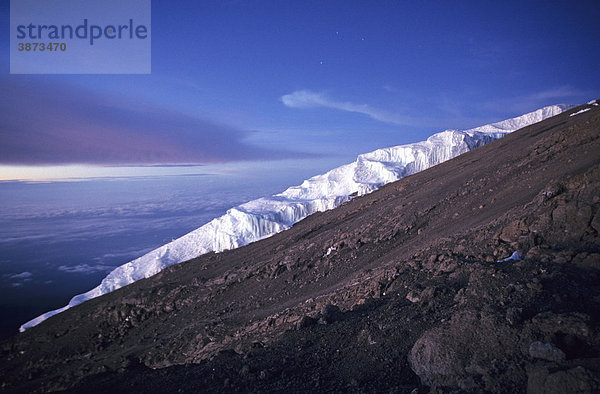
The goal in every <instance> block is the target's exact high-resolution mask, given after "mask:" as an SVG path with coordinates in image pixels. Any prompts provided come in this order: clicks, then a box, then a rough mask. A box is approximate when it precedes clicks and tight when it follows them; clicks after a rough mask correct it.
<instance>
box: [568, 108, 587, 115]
mask: <svg viewBox="0 0 600 394" xmlns="http://www.w3.org/2000/svg"><path fill="white" fill-rule="evenodd" d="M590 109H591V108H584V109H582V110H581V111H577V112H575V113H573V114H571V115H569V116H575V115H579V114H582V113H584V112H587V111H589V110H590Z"/></svg>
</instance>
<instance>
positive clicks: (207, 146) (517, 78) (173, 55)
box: [0, 0, 600, 179]
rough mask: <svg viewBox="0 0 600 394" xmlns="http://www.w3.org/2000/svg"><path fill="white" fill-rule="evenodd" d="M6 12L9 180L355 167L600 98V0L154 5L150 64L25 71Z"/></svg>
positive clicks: (2, 39)
mask: <svg viewBox="0 0 600 394" xmlns="http://www.w3.org/2000/svg"><path fill="white" fill-rule="evenodd" d="M0 20H1V23H2V24H3V25H4V26H5V28H4V29H0V52H1V53H2V57H1V59H2V62H1V63H0V88H1V89H2V91H3V93H4V94H3V99H2V100H1V101H0V179H10V178H26V177H28V176H36V177H39V174H40V171H41V170H40V169H43V174H44V176H47V177H60V176H62V175H64V174H71V175H72V174H78V175H81V176H84V175H85V174H86V173H90V174H91V173H93V174H94V175H98V174H103V173H106V174H110V173H113V172H114V171H115V170H114V169H115V166H125V167H127V168H131V171H130V172H131V174H134V175H135V174H138V173H140V171H142V170H140V168H148V167H143V166H147V165H157V164H158V165H160V164H204V165H210V166H212V167H211V168H215V166H216V167H218V166H222V165H227V166H230V167H229V168H231V166H232V165H233V166H235V165H238V166H239V167H240V168H242V167H244V168H250V167H252V166H253V165H255V164H253V163H258V162H260V163H262V164H260V165H261V166H264V162H265V161H272V160H282V159H293V160H297V161H298V162H299V163H301V162H302V161H305V162H308V161H311V162H314V161H316V160H320V158H323V157H335V158H337V160H339V162H340V163H343V162H348V161H351V160H353V158H354V156H355V155H356V154H358V153H361V152H366V151H370V150H373V149H376V148H379V147H384V146H390V145H398V144H404V143H410V142H415V141H419V140H423V139H425V138H426V137H427V136H429V135H431V134H433V133H434V132H437V131H441V130H443V129H446V128H470V127H474V126H477V125H481V124H484V123H489V122H493V121H498V120H502V119H506V118H509V117H513V116H517V115H520V114H522V113H525V112H528V111H531V110H534V109H537V108H539V107H542V106H545V105H550V104H556V103H574V104H577V103H583V102H585V101H588V100H590V99H593V98H599V97H600V81H599V78H598V70H597V65H598V64H600V41H599V40H598V39H597V34H598V26H597V21H598V20H600V6H598V4H597V2H593V1H575V2H566V1H561V2H553V1H519V2H516V1H504V2H488V1H452V2H450V1H418V2H408V1H406V2H405V1H376V2H367V1H283V2H282V1H201V2H199V1H186V0H184V1H176V2H173V1H162V0H153V1H152V31H151V37H152V73H151V74H150V75H10V74H9V45H8V42H9V29H8V25H9V2H8V1H6V0H3V1H2V2H1V3H0ZM236 163H237V164H236ZM275 163H276V162H275ZM64 165H69V166H71V167H68V168H73V167H72V166H73V165H77V168H78V169H79V170H78V171H66V170H65V167H62V166H64ZM81 165H84V167H82V166H81ZM324 165H325V164H324ZM327 165H329V162H327ZM140 166H142V167H140ZM151 168H156V167H151ZM189 168H190V167H181V171H183V172H186V171H190V170H189ZM324 169H326V168H324ZM144 171H148V170H144ZM32 174H36V175H32Z"/></svg>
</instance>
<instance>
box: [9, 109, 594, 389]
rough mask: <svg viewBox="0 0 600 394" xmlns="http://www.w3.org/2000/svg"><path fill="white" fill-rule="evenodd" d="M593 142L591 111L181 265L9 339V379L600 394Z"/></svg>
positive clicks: (20, 384) (135, 385)
mask: <svg viewBox="0 0 600 394" xmlns="http://www.w3.org/2000/svg"><path fill="white" fill-rule="evenodd" d="M584 108H590V109H589V110H588V111H586V112H583V113H579V114H578V115H576V116H570V115H571V114H574V113H577V112H579V111H580V110H581V109H584ZM598 152H600V108H599V107H598V106H597V105H594V104H589V105H586V106H582V107H578V108H575V109H572V110H570V111H567V112H566V113H564V114H560V115H558V116H555V117H552V118H550V119H547V120H545V121H543V122H540V123H537V124H535V125H532V126H529V127H526V128H524V129H522V130H519V131H517V132H515V133H512V134H510V135H507V136H506V137H504V138H502V139H500V140H497V141H494V142H492V143H490V144H488V145H486V146H483V147H480V148H478V149H475V150H472V151H470V152H467V153H465V154H464V155H461V156H459V157H457V158H455V159H452V160H449V161H447V162H445V163H443V164H440V165H437V166H435V167H433V168H430V169H428V170H425V171H422V172H420V173H417V174H415V175H411V176H408V177H406V178H404V179H402V180H400V181H398V182H394V183H391V184H389V185H386V186H384V187H382V188H380V189H379V190H378V191H375V192H373V193H371V194H368V195H365V196H362V197H359V198H356V199H353V200H350V201H348V202H347V203H345V204H343V205H342V206H340V207H338V208H337V209H334V210H331V211H327V212H323V213H316V214H314V215H311V216H310V217H308V218H306V219H305V220H303V221H301V222H299V223H297V224H295V225H294V226H293V227H291V228H290V229H289V230H288V231H285V232H282V233H279V234H276V235H274V236H272V237H270V238H267V239H264V240H262V241H259V242H255V243H252V244H250V245H247V246H244V247H241V248H238V249H235V250H230V251H224V252H222V253H218V254H215V253H209V254H206V255H204V256H201V257H199V258H197V259H194V260H192V261H189V262H186V263H182V264H178V265H173V266H171V267H168V268H166V269H165V270H163V271H162V272H161V273H159V274H158V275H155V276H153V277H151V278H148V279H144V280H140V281H138V282H136V283H133V284H131V285H130V286H127V287H124V288H121V289H118V290H116V291H114V292H112V293H109V294H106V295H104V296H102V297H98V298H96V299H93V300H90V301H89V302H86V303H83V304H81V305H79V306H77V307H76V308H72V309H70V310H68V311H65V312H64V313H62V314H60V315H58V316H54V317H52V318H50V319H48V320H47V321H46V322H44V323H43V324H41V325H39V326H36V327H33V328H31V329H30V330H27V331H26V332H24V333H22V334H19V335H18V336H16V337H15V338H12V339H11V340H9V341H5V342H3V343H2V345H1V347H0V349H1V351H2V353H1V355H0V376H2V378H3V379H2V381H3V387H2V388H3V390H4V391H8V392H10V391H12V390H14V391H36V390H56V389H61V388H71V389H73V390H74V391H76V392H93V391H97V390H107V389H110V390H112V391H123V392H124V391H128V392H131V391H135V392H147V391H166V392H173V391H178V390H181V391H182V392H188V391H189V392H194V391H198V390H202V391H209V392H210V391H236V390H237V391H254V392H264V391H273V390H299V391H340V392H341V391H343V392H347V391H368V392H374V391H376V392H383V391H385V392H389V391H393V392H407V393H408V392H411V391H412V390H413V389H414V388H416V387H419V385H420V384H423V385H427V386H430V387H435V388H437V389H439V390H442V391H456V390H460V391H463V392H464V391H473V392H481V391H491V392H525V391H526V390H528V391H530V392H548V391H549V390H553V392H565V393H566V392H569V391H572V389H573V387H578V388H579V389H580V392H595V391H598V389H599V388H600V362H599V361H600V334H599V333H600V308H599V307H598V306H599V305H598V303H599V300H600V289H598V286H597V283H598V280H599V279H600V275H599V273H600V237H599V232H600V198H599V197H598V196H600V155H599V154H598ZM515 250H516V251H518V252H519V254H520V255H521V256H524V257H523V259H522V260H521V261H517V260H508V261H504V262H499V260H503V259H505V258H507V257H509V256H511V255H512V254H513V252H514V251H515ZM153 368H159V369H156V370H155V369H153ZM420 390H426V388H425V387H420Z"/></svg>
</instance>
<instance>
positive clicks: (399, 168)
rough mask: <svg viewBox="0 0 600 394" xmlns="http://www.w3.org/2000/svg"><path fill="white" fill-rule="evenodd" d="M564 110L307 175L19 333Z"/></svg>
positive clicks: (128, 267)
mask: <svg viewBox="0 0 600 394" xmlns="http://www.w3.org/2000/svg"><path fill="white" fill-rule="evenodd" d="M568 108H571V107H570V106H568V105H553V106H548V107H544V108H541V109H538V110H537V111H534V112H530V113H528V114H525V115H521V116H519V117H516V118H513V119H508V120H505V121H502V122H497V123H493V124H489V125H484V126H481V127H477V128H474V129H470V130H466V131H460V130H446V131H443V132H441V133H437V134H434V135H433V136H431V137H429V138H428V139H427V141H423V142H418V143H414V144H408V145H401V146H394V147H390V148H385V149H378V150H376V151H373V152H370V153H366V154H362V155H359V156H358V159H357V160H356V161H355V162H353V163H350V164H347V165H344V166H341V167H338V168H335V169H333V170H331V171H329V172H327V173H325V174H322V175H317V176H315V177H312V178H310V179H308V180H306V181H304V182H303V183H302V185H300V186H294V187H290V188H289V189H287V190H286V191H284V192H283V193H280V194H277V195H275V196H272V197H268V198H260V199H258V200H254V201H250V202H248V203H245V204H242V205H240V206H238V207H235V208H232V209H230V210H229V211H228V212H227V213H226V214H225V215H223V216H221V217H219V218H216V219H214V220H212V221H211V222H209V223H207V224H205V225H204V226H202V227H200V228H198V229H196V230H194V231H192V232H190V233H189V234H186V235H184V236H182V237H180V238H178V239H176V240H174V241H173V242H170V243H168V244H166V245H164V246H161V247H160V248H158V249H155V250H153V251H151V252H149V253H147V254H146V255H144V256H142V257H140V258H137V259H135V260H133V261H130V262H128V263H126V264H124V265H122V266H120V267H118V268H116V269H115V270H113V271H112V272H111V273H110V274H108V276H107V277H106V278H105V279H103V280H102V283H100V285H98V286H97V287H95V288H94V289H92V290H90V291H88V292H86V293H84V294H79V295H77V296H75V297H73V298H72V299H71V301H70V302H69V304H68V305H66V306H64V307H63V308H60V309H57V310H54V311H50V312H47V313H45V314H43V315H41V316H38V317H37V318H35V319H33V320H31V321H29V322H27V323H25V324H23V325H22V326H21V328H20V330H21V331H24V330H26V329H27V328H30V327H33V326H35V325H36V324H39V323H41V322H42V321H44V320H45V319H47V318H48V317H50V316H53V315H55V314H57V313H60V312H63V311H65V310H67V309H68V308H70V307H73V306H75V305H79V304H81V303H82V302H85V301H87V300H89V299H92V298H95V297H98V296H100V295H103V294H107V293H109V292H111V291H114V290H116V289H118V288H121V287H123V286H126V285H128V284H130V283H133V282H135V281H137V280H139V279H143V278H148V277H150V276H152V275H155V274H157V273H158V272H160V271H161V270H163V269H164V268H165V267H168V266H171V265H173V264H178V263H181V262H182V261H186V260H189V259H192V258H194V257H198V256H200V255H202V254H205V253H208V252H211V251H215V252H221V251H223V250H228V249H234V248H237V247H239V246H242V245H247V244H249V243H251V242H254V241H257V240H259V239H263V238H266V237H269V236H271V235H273V234H276V233H278V232H280V231H283V230H285V229H288V228H289V227H291V226H292V225H293V224H294V223H297V222H298V221H300V220H302V219H304V218H305V217H307V216H309V215H311V214H313V213H315V212H322V211H326V210H329V209H332V208H335V207H337V206H339V205H341V204H343V203H344V202H346V201H348V200H350V199H351V198H352V196H355V195H359V196H360V195H364V194H367V193H370V192H372V191H373V190H376V189H378V188H379V187H381V186H382V185H384V184H387V183H389V182H393V181H396V180H398V179H401V178H403V177H405V176H408V175H411V174H415V173H417V172H419V171H422V170H424V169H426V168H429V167H431V166H434V165H436V164H439V163H442V162H444V161H446V160H449V159H451V158H453V157H456V156H458V155H460V154H462V153H465V152H467V151H469V150H471V149H474V148H476V147H479V146H482V145H485V144H487V143H489V142H491V141H493V140H495V139H498V138H501V137H503V136H505V135H506V134H508V133H511V132H513V131H515V130H518V129H520V128H522V127H525V126H528V125H530V124H533V123H536V122H539V121H541V120H544V119H546V118H548V117H551V116H554V115H557V114H559V113H561V112H563V111H564V110H566V109H568Z"/></svg>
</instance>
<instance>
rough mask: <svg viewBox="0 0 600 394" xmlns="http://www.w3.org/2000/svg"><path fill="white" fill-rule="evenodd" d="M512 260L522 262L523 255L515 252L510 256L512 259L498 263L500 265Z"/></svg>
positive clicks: (508, 258)
mask: <svg viewBox="0 0 600 394" xmlns="http://www.w3.org/2000/svg"><path fill="white" fill-rule="evenodd" d="M511 260H514V261H521V255H520V254H519V252H517V251H515V252H513V254H511V255H510V257H507V258H505V259H503V260H498V262H499V263H504V262H506V261H511Z"/></svg>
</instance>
